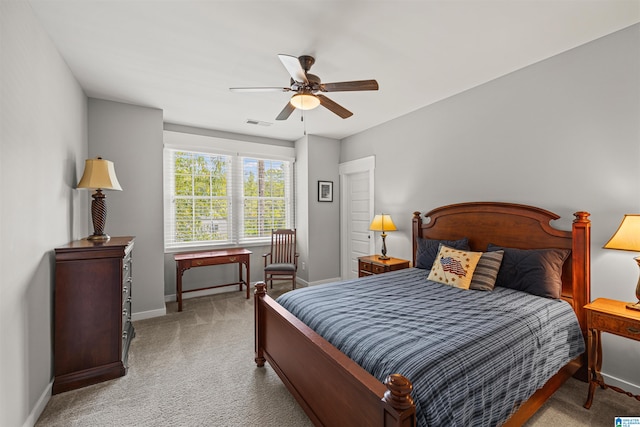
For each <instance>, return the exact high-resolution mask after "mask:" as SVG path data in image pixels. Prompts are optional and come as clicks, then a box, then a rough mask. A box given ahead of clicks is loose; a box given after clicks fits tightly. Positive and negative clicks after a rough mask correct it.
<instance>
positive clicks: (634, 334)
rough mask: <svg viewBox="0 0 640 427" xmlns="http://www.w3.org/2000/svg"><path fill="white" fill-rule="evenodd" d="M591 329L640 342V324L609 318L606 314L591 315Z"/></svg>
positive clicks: (592, 313)
mask: <svg viewBox="0 0 640 427" xmlns="http://www.w3.org/2000/svg"><path fill="white" fill-rule="evenodd" d="M590 316H591V318H590V321H589V327H590V328H594V329H598V330H600V331H602V332H609V333H612V334H616V335H620V336H623V337H627V338H631V339H634V340H640V322H637V321H633V320H626V319H621V318H620V317H614V316H609V315H607V314H605V313H597V312H591V313H590Z"/></svg>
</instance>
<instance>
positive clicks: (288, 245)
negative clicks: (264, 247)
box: [262, 229, 298, 289]
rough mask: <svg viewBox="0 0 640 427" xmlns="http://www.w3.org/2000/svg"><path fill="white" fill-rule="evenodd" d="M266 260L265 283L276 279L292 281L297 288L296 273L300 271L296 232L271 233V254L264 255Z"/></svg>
mask: <svg viewBox="0 0 640 427" xmlns="http://www.w3.org/2000/svg"><path fill="white" fill-rule="evenodd" d="M262 257H263V258H264V282H265V283H269V282H270V283H271V287H272V288H273V280H274V279H278V278H279V279H283V280H289V279H290V280H291V281H292V282H293V289H295V288H296V271H298V253H297V252H296V230H295V229H293V230H282V229H280V230H273V231H272V232H271V252H269V253H267V254H264V255H262Z"/></svg>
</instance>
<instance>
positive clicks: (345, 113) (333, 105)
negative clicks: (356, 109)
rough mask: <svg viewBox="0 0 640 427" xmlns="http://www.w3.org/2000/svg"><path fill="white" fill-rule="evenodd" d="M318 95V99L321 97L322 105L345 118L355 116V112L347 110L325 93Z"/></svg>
mask: <svg viewBox="0 0 640 427" xmlns="http://www.w3.org/2000/svg"><path fill="white" fill-rule="evenodd" d="M316 96H317V97H318V99H320V105H322V106H323V107H324V108H326V109H327V110H329V111H331V112H333V113H335V114H337V115H339V116H340V117H342V118H343V119H346V118H348V117H351V116H353V113H352V112H351V111H349V110H347V109H346V108H344V107H343V106H342V105H340V104H338V103H337V102H335V101H332V100H331V99H329V98H327V97H326V96H324V95H316Z"/></svg>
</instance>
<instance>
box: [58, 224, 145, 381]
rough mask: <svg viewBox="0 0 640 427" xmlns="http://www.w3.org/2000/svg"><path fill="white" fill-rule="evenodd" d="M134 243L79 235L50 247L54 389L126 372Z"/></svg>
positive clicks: (129, 335)
mask: <svg viewBox="0 0 640 427" xmlns="http://www.w3.org/2000/svg"><path fill="white" fill-rule="evenodd" d="M133 243H134V238H133V237H131V236H127V237H112V238H111V239H110V240H108V241H106V242H101V243H97V242H96V243H93V242H91V241H89V240H86V239H83V240H76V241H73V242H70V243H69V244H67V245H65V246H62V247H59V248H56V249H55V254H56V273H55V275H56V276H55V277H56V283H55V291H54V293H55V297H54V300H55V302H54V323H55V326H54V338H53V339H54V376H55V379H54V382H53V394H56V393H61V392H64V391H68V390H73V389H76V388H80V387H84V386H87V385H90V384H95V383H99V382H101V381H106V380H110V379H113V378H117V377H121V376H123V375H125V374H126V371H127V353H128V351H129V344H130V342H131V339H132V338H133V336H134V333H135V332H134V329H133V324H132V323H131V285H132V283H133V280H132V271H131V267H132V258H131V255H132V249H133Z"/></svg>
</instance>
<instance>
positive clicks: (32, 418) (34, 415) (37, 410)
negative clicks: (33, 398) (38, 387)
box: [22, 381, 53, 427]
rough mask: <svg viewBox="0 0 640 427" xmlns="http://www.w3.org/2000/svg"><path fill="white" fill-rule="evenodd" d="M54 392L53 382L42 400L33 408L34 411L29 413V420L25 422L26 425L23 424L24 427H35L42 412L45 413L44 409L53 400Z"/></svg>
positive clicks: (42, 395) (46, 389) (46, 388)
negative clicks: (52, 392)
mask: <svg viewBox="0 0 640 427" xmlns="http://www.w3.org/2000/svg"><path fill="white" fill-rule="evenodd" d="M52 390H53V381H51V382H50V383H49V384H48V385H47V386H46V387H45V388H44V391H43V392H42V394H41V395H40V398H39V399H38V401H37V402H36V404H35V405H34V406H33V409H31V412H30V413H29V416H28V417H27V419H26V420H25V421H24V424H22V427H33V426H34V425H36V421H38V418H40V415H42V412H43V411H44V408H45V407H46V406H47V403H48V402H49V399H51V391H52Z"/></svg>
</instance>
